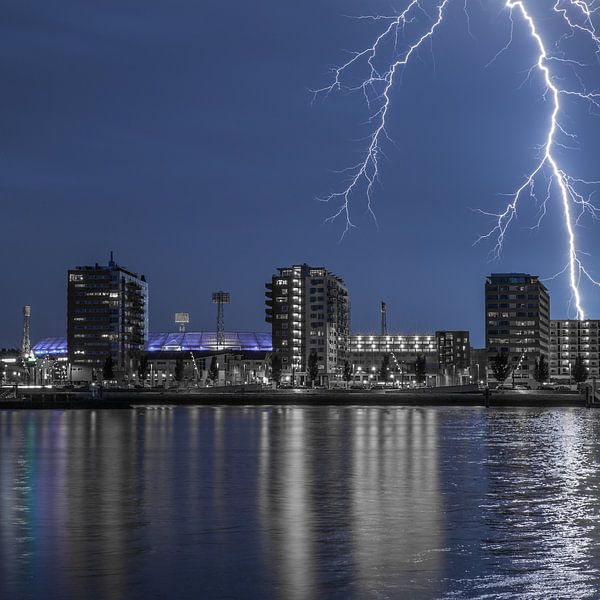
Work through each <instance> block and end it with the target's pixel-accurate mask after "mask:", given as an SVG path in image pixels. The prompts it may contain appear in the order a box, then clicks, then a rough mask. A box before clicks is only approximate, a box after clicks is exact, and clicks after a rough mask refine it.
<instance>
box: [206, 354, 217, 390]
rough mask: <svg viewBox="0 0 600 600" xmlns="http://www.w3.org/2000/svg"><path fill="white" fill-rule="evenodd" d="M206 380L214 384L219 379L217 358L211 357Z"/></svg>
mask: <svg viewBox="0 0 600 600" xmlns="http://www.w3.org/2000/svg"><path fill="white" fill-rule="evenodd" d="M208 378H209V379H210V380H211V381H212V382H213V384H214V383H216V382H217V380H218V379H219V363H218V362H217V357H216V356H213V357H212V359H211V361H210V368H209V369H208Z"/></svg>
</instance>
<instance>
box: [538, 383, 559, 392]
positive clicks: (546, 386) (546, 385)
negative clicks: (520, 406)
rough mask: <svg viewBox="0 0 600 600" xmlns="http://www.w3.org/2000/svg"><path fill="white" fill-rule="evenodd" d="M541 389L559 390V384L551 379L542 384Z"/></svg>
mask: <svg viewBox="0 0 600 600" xmlns="http://www.w3.org/2000/svg"><path fill="white" fill-rule="evenodd" d="M540 389H541V390H557V389H558V386H557V385H556V384H555V383H551V382H550V381H544V383H542V385H541V386H540Z"/></svg>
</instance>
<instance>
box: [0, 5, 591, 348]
mask: <svg viewBox="0 0 600 600" xmlns="http://www.w3.org/2000/svg"><path fill="white" fill-rule="evenodd" d="M1 4H2V14H3V18H2V22H1V23H0V57H1V61H0V74H1V82H2V94H0V131H1V135H0V186H1V188H0V190H1V191H0V193H1V213H0V214H1V217H0V218H1V222H2V227H1V229H0V232H1V233H0V235H1V236H2V237H1V239H2V250H3V252H2V256H3V268H2V278H1V280H0V281H1V283H0V286H1V287H0V298H1V311H0V346H6V345H15V344H17V343H18V342H19V336H20V327H21V323H20V310H21V306H22V305H23V304H26V303H27V304H31V306H32V314H33V320H32V334H33V338H34V340H35V339H38V338H40V337H43V336H49V335H61V334H63V333H64V331H65V311H66V293H65V286H66V270H67V268H68V267H70V266H74V265H77V264H87V263H94V262H96V261H100V262H106V260H107V258H108V252H109V250H111V249H113V250H114V251H115V253H116V257H117V259H118V261H119V262H121V263H122V264H124V265H125V266H128V267H129V268H131V269H133V270H137V271H139V272H143V273H144V274H145V275H146V277H147V278H148V280H149V282H150V294H151V300H150V319H151V329H152V330H155V331H158V330H165V329H168V328H171V327H172V317H173V313H174V312H175V311H179V310H185V311H189V312H190V313H191V315H192V327H193V328H195V329H212V328H214V311H213V306H212V305H211V304H210V294H211V292H212V291H213V290H216V289H221V288H223V289H227V290H229V291H230V292H231V294H232V304H231V306H230V307H228V309H227V313H226V325H227V328H229V329H243V330H253V329H256V330H267V324H265V323H264V282H265V281H267V280H268V279H269V277H270V275H271V273H272V272H273V269H274V268H275V267H277V266H283V265H286V264H289V263H297V262H309V263H313V264H318V265H324V266H326V267H328V268H330V269H331V270H333V271H335V272H337V273H338V274H340V275H341V276H343V277H344V279H345V280H346V282H347V284H348V286H349V288H350V293H351V301H352V328H353V330H355V331H358V330H363V331H365V330H375V329H376V328H377V326H378V302H379V301H380V299H385V300H386V301H387V303H388V307H389V309H388V310H389V327H390V329H393V330H401V331H404V332H415V331H431V330H435V329H440V328H450V329H452V328H467V329H470V330H471V331H472V332H473V338H474V342H475V343H476V344H482V343H483V335H482V329H483V305H482V299H483V298H482V296H483V280H484V277H485V275H486V274H487V273H489V272H491V271H495V272H500V271H527V272H532V273H536V274H539V275H540V276H549V275H552V274H553V273H554V272H556V271H558V270H560V269H561V268H562V267H563V266H564V264H565V262H566V258H565V256H566V255H565V239H564V236H563V228H562V225H561V221H560V213H559V211H558V210H557V208H556V207H557V206H558V205H557V203H556V201H554V202H553V203H552V206H551V208H550V212H549V214H548V216H547V218H546V221H545V222H544V224H543V228H542V230H541V231H539V232H536V231H533V232H532V231H530V230H529V229H527V227H528V226H530V225H532V224H534V223H535V204H534V202H533V201H527V202H525V203H524V207H525V210H523V212H522V213H521V216H520V218H519V220H518V221H517V222H516V223H515V227H514V228H513V229H512V230H511V231H510V234H509V236H508V239H507V244H506V247H505V251H504V253H503V255H502V257H501V259H500V260H499V261H495V262H490V261H489V257H488V251H489V250H490V246H489V245H485V244H483V245H479V246H475V247H473V246H472V243H473V241H474V240H475V239H476V238H477V236H478V235H479V234H480V233H482V232H485V231H486V230H487V229H488V227H489V221H488V220H486V218H485V217H483V216H481V215H479V214H476V213H474V212H473V211H471V210H470V208H472V207H481V208H484V209H487V210H493V209H494V208H497V207H499V206H500V203H501V202H502V198H501V197H500V196H499V194H500V193H503V192H510V191H512V190H513V189H515V188H516V187H517V186H518V185H520V183H521V182H522V177H523V176H524V175H525V174H526V172H527V170H528V169H531V167H532V165H533V164H534V159H535V152H536V150H535V146H536V144H539V143H540V142H541V141H542V139H543V135H544V126H545V124H546V123H547V119H548V114H549V113H548V111H549V108H550V107H549V105H547V104H544V102H543V101H542V100H541V87H540V82H539V79H534V80H533V81H532V82H531V83H527V84H525V85H524V86H522V87H519V86H520V84H521V83H522V82H523V79H524V77H525V72H526V70H527V69H528V68H529V67H530V66H531V65H532V63H533V61H534V59H535V56H534V48H533V46H532V45H531V43H530V41H529V40H528V38H527V36H526V34H525V31H524V30H523V29H522V28H521V27H517V28H516V30H515V43H514V45H513V46H512V47H511V48H510V49H509V50H508V51H507V52H506V53H505V54H504V55H502V56H501V57H500V59H499V60H498V61H497V62H496V63H494V64H493V65H492V66H490V67H488V68H487V69H485V68H484V65H485V64H486V63H487V62H488V61H489V59H490V58H491V57H492V56H493V55H494V54H495V52H496V51H497V50H498V48H500V47H501V46H502V45H504V43H505V42H506V40H507V35H508V32H509V28H508V21H507V20H506V15H505V14H503V13H502V11H501V9H502V5H503V2H501V1H498V2H497V6H496V5H495V3H494V2H486V3H484V4H485V7H484V8H483V9H482V8H481V7H480V6H479V5H478V4H477V3H474V6H473V11H472V25H471V27H472V30H473V33H474V36H475V39H473V38H472V37H470V36H469V35H468V33H467V29H466V24H465V19H464V15H463V13H462V2H458V3H457V6H455V7H454V8H453V9H452V10H451V11H450V12H449V14H448V19H447V22H446V23H445V24H444V27H443V28H441V29H440V31H439V35H438V37H436V39H435V41H434V43H433V45H432V47H431V48H430V47H427V49H426V50H424V51H423V52H421V53H420V54H419V56H418V60H417V61H416V62H415V63H414V64H413V65H412V66H411V67H410V68H409V69H407V71H406V73H405V76H404V78H403V82H402V85H398V86H396V87H395V88H394V98H395V101H396V103H395V106H394V110H393V113H392V116H391V120H390V123H389V132H390V135H391V136H392V137H393V139H394V140H395V142H396V146H392V145H388V146H387V147H386V155H387V160H386V161H384V162H383V164H382V173H381V177H382V179H381V180H382V188H381V189H380V190H378V191H377V194H376V202H375V210H376V212H377V216H378V219H379V228H378V229H377V228H376V227H375V226H374V224H373V222H372V221H371V220H370V219H369V218H368V217H367V216H366V215H365V214H364V204H363V203H362V202H361V199H360V198H356V204H355V205H354V215H355V218H356V221H357V224H358V225H359V229H358V230H356V231H354V232H353V233H352V235H351V236H350V237H348V238H346V239H345V240H344V241H343V242H342V243H339V237H340V233H341V231H342V229H343V224H342V223H341V222H340V223H336V224H333V225H324V224H323V220H324V219H325V218H326V217H327V216H328V215H329V214H330V213H331V212H332V210H333V208H334V207H333V206H329V207H328V206H327V205H324V204H322V203H320V202H318V201H316V200H315V198H316V197H317V196H322V195H325V194H327V193H328V192H330V191H333V190H334V189H336V188H337V186H338V184H339V183H340V176H339V175H338V174H336V173H335V172H334V171H335V170H336V169H341V168H344V167H346V166H348V165H350V164H353V163H355V162H357V159H358V157H359V156H360V154H359V152H360V150H361V149H362V148H364V141H360V140H361V138H363V137H364V136H365V135H366V134H367V133H368V130H367V129H366V128H365V126H364V123H365V120H366V118H367V112H366V110H365V107H364V106H363V104H362V102H361V99H360V97H359V96H351V95H348V94H338V95H333V96H331V97H330V98H329V99H328V100H327V101H324V102H323V101H319V102H317V103H316V104H314V105H313V106H311V95H310V93H309V88H314V87H320V86H322V85H325V84H326V83H327V82H328V69H329V68H330V67H331V66H333V65H335V64H337V63H339V62H340V61H341V60H343V59H344V57H346V56H347V55H346V54H344V50H345V49H357V48H361V47H363V46H364V44H365V42H366V41H367V40H369V39H370V38H371V36H372V34H373V33H374V32H375V30H376V29H374V28H373V26H372V25H369V24H368V23H366V22H357V21H353V20H349V19H347V18H344V16H343V15H347V14H361V13H372V12H375V11H380V12H385V11H389V10H390V6H392V7H394V6H395V2H390V1H389V0H386V1H385V2H381V1H379V0H369V1H366V0H364V1H358V0H345V1H342V0H303V1H302V2H282V1H281V0H262V1H260V2H241V1H239V0H237V1H234V2H223V1H210V2H208V1H204V2H199V1H197V0H195V1H192V0H169V1H168V2H167V1H166V0H161V1H159V0H152V1H147V0H146V1H144V2H142V1H141V0H135V1H134V0H118V1H116V0H105V1H103V2H88V1H84V0H54V1H53V2H51V3H45V4H44V3H39V2H32V1H30V0H19V2H1ZM492 5H493V6H492ZM398 6H400V5H398ZM541 22H542V23H543V24H544V27H548V32H549V34H550V33H551V34H552V35H555V34H556V33H559V30H558V29H553V27H554V24H553V23H552V20H550V19H544V20H542V21H541ZM571 48H572V49H574V50H577V51H580V52H581V53H582V54H585V53H586V52H588V50H589V49H588V48H586V47H584V46H582V47H580V48H576V47H574V46H573V43H572V44H571ZM432 57H435V60H434V59H433V58H432ZM598 73H600V70H597V71H593V70H590V72H589V76H590V78H591V81H592V82H595V83H596V87H600V86H599V85H598V84H599V83H600V76H599V75H598ZM592 87H593V86H592ZM565 106H568V108H569V113H568V114H569V117H568V118H567V119H566V125H567V126H568V127H570V128H571V129H572V130H573V131H574V132H575V133H578V134H580V136H581V137H580V147H581V148H580V149H579V150H578V151H575V152H570V153H565V154H561V160H563V161H564V164H565V166H568V167H569V169H571V170H572V172H573V174H574V175H575V176H577V177H587V178H590V179H594V178H596V179H600V164H599V163H600V161H599V160H598V156H599V153H598V152H599V148H600V143H599V142H598V140H600V119H594V118H593V117H590V116H589V114H588V107H587V106H581V105H578V104H577V103H574V102H569V103H568V105H567V104H565ZM599 231H600V230H599V229H598V227H594V225H592V224H587V225H586V227H584V228H582V229H580V232H579V235H580V238H581V241H582V248H583V249H585V250H586V251H589V252H591V253H592V254H593V255H594V256H600V236H599ZM590 264H591V265H592V266H595V265H597V259H595V258H590ZM595 275H597V276H599V277H600V268H596V269H595ZM548 286H549V288H550V291H551V296H552V313H553V316H554V317H564V316H565V315H566V310H567V304H568V298H569V293H568V287H567V281H566V279H565V278H564V277H563V278H561V279H557V280H555V281H552V282H549V283H548ZM584 290H585V293H584V301H585V306H586V309H587V312H588V314H589V316H590V317H600V295H599V293H598V290H597V289H596V290H591V289H589V287H585V288H584Z"/></svg>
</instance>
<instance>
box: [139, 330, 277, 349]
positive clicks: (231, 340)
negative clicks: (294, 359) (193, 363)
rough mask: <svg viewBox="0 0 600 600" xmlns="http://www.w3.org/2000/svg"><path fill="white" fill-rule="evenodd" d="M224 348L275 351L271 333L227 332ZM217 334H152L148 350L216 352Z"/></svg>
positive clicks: (192, 332) (198, 332) (147, 345)
mask: <svg viewBox="0 0 600 600" xmlns="http://www.w3.org/2000/svg"><path fill="white" fill-rule="evenodd" d="M223 337H224V344H223V346H224V347H225V348H227V349H229V350H262V351H266V352H268V351H270V350H272V349H273V344H272V341H271V334H270V333H255V332H241V331H240V332H238V331H226V332H225V333H224V334H223ZM216 349H217V334H216V332H214V331H190V332H189V333H180V332H174V333H150V334H149V335H148V342H147V344H146V350H147V351H148V352H159V351H169V350H171V351H172V350H197V351H201V350H216Z"/></svg>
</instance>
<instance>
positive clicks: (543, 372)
mask: <svg viewBox="0 0 600 600" xmlns="http://www.w3.org/2000/svg"><path fill="white" fill-rule="evenodd" d="M549 375H550V373H549V371H548V362H547V361H546V357H545V356H544V355H543V354H541V355H540V358H539V359H537V358H536V359H535V365H534V367H533V378H534V379H535V380H536V381H537V382H538V383H544V381H548V377H549Z"/></svg>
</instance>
